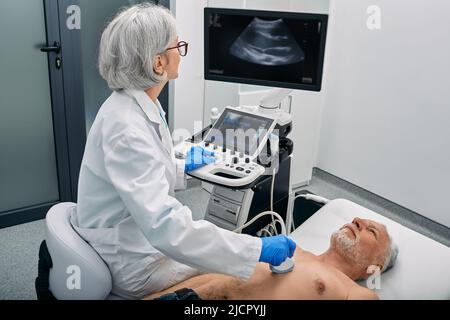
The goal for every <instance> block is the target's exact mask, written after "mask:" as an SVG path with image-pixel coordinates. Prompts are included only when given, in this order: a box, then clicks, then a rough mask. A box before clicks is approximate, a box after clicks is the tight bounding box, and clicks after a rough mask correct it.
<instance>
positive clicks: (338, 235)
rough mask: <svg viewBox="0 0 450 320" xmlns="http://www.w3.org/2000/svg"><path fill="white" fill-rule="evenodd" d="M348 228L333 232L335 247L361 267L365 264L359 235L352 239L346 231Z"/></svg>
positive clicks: (343, 255) (347, 258)
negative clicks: (360, 248)
mask: <svg viewBox="0 0 450 320" xmlns="http://www.w3.org/2000/svg"><path fill="white" fill-rule="evenodd" d="M345 230H346V229H342V230H338V231H335V232H333V235H332V238H334V247H335V248H334V249H335V250H336V251H337V252H338V253H339V254H340V255H341V256H342V257H344V258H345V259H346V260H348V261H349V262H351V263H352V264H355V265H357V266H359V267H363V266H364V261H363V255H362V254H361V252H360V250H359V246H358V244H359V237H358V236H356V238H354V239H352V238H350V237H349V236H348V235H347V234H346V232H345Z"/></svg>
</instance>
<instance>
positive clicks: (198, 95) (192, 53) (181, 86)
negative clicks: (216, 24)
mask: <svg viewBox="0 0 450 320" xmlns="http://www.w3.org/2000/svg"><path fill="white" fill-rule="evenodd" d="M206 4H207V0H195V1H183V0H181V1H171V7H172V8H174V9H172V10H173V11H174V12H175V16H176V19H177V28H178V35H179V37H180V40H184V41H186V42H188V43H189V53H188V55H187V56H186V57H182V58H181V59H182V61H181V64H180V69H179V72H180V74H179V78H178V79H177V80H176V81H174V82H173V83H171V87H170V88H171V95H172V97H171V101H170V102H171V103H170V105H171V112H169V114H170V119H169V122H170V127H171V128H172V130H175V129H181V128H182V129H186V130H188V131H189V134H192V133H194V125H195V122H197V123H198V122H202V121H203V102H204V101H203V100H204V85H205V82H204V80H203V79H204V72H203V70H204V64H203V48H204V40H203V8H204V7H205V6H206ZM201 127H202V126H201V125H200V128H201ZM196 129H197V130H198V129H199V128H196Z"/></svg>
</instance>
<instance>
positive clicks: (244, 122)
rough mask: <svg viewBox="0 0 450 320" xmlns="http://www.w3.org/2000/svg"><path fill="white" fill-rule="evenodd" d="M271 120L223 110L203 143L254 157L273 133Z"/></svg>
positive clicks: (237, 111) (241, 112) (273, 123)
mask: <svg viewBox="0 0 450 320" xmlns="http://www.w3.org/2000/svg"><path fill="white" fill-rule="evenodd" d="M275 125H276V121H275V119H273V118H270V117H266V116H262V115H256V114H251V113H247V112H243V111H240V110H235V109H231V108H228V107H227V108H225V110H224V112H223V113H222V115H221V116H220V118H219V119H218V120H217V121H216V122H215V123H214V125H213V127H212V129H211V130H210V131H209V132H208V134H207V136H206V138H205V140H204V142H205V143H206V144H213V145H215V146H217V147H218V148H226V149H228V150H232V151H234V152H236V153H241V154H245V155H247V156H250V157H252V158H253V157H256V156H257V155H258V154H259V152H260V151H261V149H262V148H263V147H264V145H265V143H266V141H267V139H268V137H269V135H270V134H271V132H272V131H273V128H274V127H275Z"/></svg>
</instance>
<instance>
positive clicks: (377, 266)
mask: <svg viewBox="0 0 450 320" xmlns="http://www.w3.org/2000/svg"><path fill="white" fill-rule="evenodd" d="M381 270H383V265H381V264H372V265H370V266H368V267H367V269H366V274H368V275H372V274H375V273H376V272H378V273H381Z"/></svg>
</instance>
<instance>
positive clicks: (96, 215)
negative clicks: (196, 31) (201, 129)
mask: <svg viewBox="0 0 450 320" xmlns="http://www.w3.org/2000/svg"><path fill="white" fill-rule="evenodd" d="M186 53H187V44H186V43H185V42H178V38H177V32H176V27H175V19H174V18H173V16H172V15H171V14H170V12H169V11H168V10H167V9H165V8H163V7H159V6H155V5H151V4H141V5H137V6H134V7H131V8H129V9H127V10H125V11H122V12H121V13H119V14H118V15H117V16H116V17H115V18H114V20H113V21H112V22H111V23H110V24H109V25H108V26H107V28H106V29H105V31H104V33H103V36H102V39H101V43H100V54H99V68H100V73H101V75H102V77H103V78H104V79H105V80H106V81H107V82H108V85H109V87H110V88H111V89H112V90H114V92H113V93H112V95H111V96H110V97H109V98H108V99H107V100H106V102H105V103H104V104H103V105H102V107H101V109H100V111H99V113H98V115H97V117H96V119H95V122H94V124H93V126H92V128H91V131H90V133H89V136H88V139H87V143H86V149H85V153H84V158H83V162H82V166H81V172H80V179H79V190H78V206H77V210H75V211H74V212H73V214H72V224H73V226H74V227H75V229H76V230H77V231H78V233H79V234H80V235H81V236H82V237H83V238H84V239H85V240H86V241H88V242H89V243H90V244H91V245H92V247H93V248H94V249H95V250H96V251H97V252H98V253H99V254H100V256H101V257H102V258H103V260H104V261H105V262H106V263H107V265H108V267H109V269H110V271H111V274H112V278H113V293H115V294H117V295H119V296H122V297H125V298H132V299H133V298H142V297H144V296H145V295H148V294H150V293H153V292H156V291H161V290H163V289H165V288H167V287H169V286H172V285H174V284H175V283H178V282H180V281H182V280H185V279H187V278H189V277H192V276H194V275H197V274H198V273H200V272H216V273H224V274H229V275H234V276H237V277H240V278H243V279H247V278H249V277H250V276H251V275H252V273H253V270H254V268H255V265H256V263H257V262H258V261H263V262H267V263H271V264H274V265H279V264H280V263H281V262H283V261H284V260H285V259H286V257H288V256H289V257H291V256H292V255H293V253H294V250H295V244H294V243H293V242H292V241H291V240H289V239H288V238H286V237H284V236H278V237H270V238H263V239H259V238H255V237H251V236H248V235H243V234H236V233H233V232H230V231H227V230H223V229H220V228H218V227H216V226H215V225H213V224H211V223H209V222H206V221H193V220H192V215H191V211H190V210H189V208H187V207H185V206H183V205H181V204H180V203H179V202H178V201H177V200H176V199H175V198H174V190H175V189H176V188H178V187H182V186H184V181H185V171H189V170H194V169H196V168H198V167H199V166H201V165H204V164H206V163H208V162H210V161H213V160H211V158H210V157H208V155H207V154H206V153H205V152H203V150H202V149H200V148H195V149H192V150H191V151H190V152H189V154H188V155H187V160H186V161H185V160H183V161H181V160H176V159H175V156H174V151H173V145H172V139H171V136H170V132H169V130H168V127H167V123H166V121H165V114H164V111H163V109H162V108H161V105H160V104H159V102H158V100H157V98H158V95H159V93H160V92H161V90H162V89H163V87H164V86H165V85H166V84H167V82H168V80H172V79H176V78H177V77H178V66H179V62H180V55H185V54H186ZM192 159H194V160H196V159H200V161H192Z"/></svg>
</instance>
